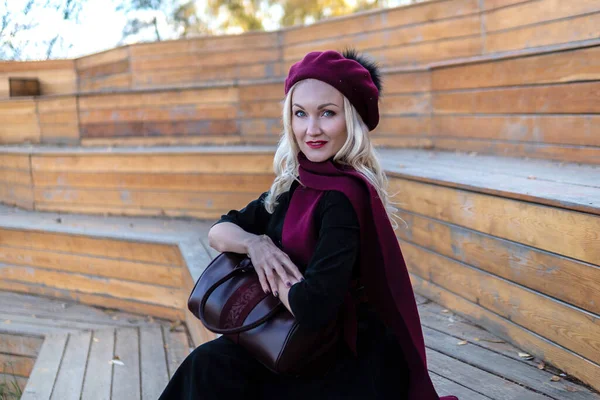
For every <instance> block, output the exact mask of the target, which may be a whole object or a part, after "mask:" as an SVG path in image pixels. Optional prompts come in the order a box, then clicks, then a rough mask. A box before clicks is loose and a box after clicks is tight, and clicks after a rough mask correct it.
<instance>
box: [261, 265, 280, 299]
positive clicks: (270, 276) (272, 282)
mask: <svg viewBox="0 0 600 400" xmlns="http://www.w3.org/2000/svg"><path fill="white" fill-rule="evenodd" d="M264 272H265V276H266V278H267V282H268V284H269V286H270V289H271V293H273V295H275V297H277V296H279V292H278V291H277V277H276V276H275V273H274V272H273V269H272V268H270V267H268V266H267V267H266V268H265V269H264Z"/></svg>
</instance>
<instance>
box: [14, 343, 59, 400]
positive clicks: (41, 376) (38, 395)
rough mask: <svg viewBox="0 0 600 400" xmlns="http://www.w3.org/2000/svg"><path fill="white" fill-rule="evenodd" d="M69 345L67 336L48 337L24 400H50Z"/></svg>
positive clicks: (36, 363) (26, 388)
mask: <svg viewBox="0 0 600 400" xmlns="http://www.w3.org/2000/svg"><path fill="white" fill-rule="evenodd" d="M66 345H67V335H65V334H59V335H52V334H51V335H48V336H46V339H45V340H44V344H43V345H42V348H41V349H40V354H39V355H38V358H37V360H36V361H35V366H34V369H33V371H32V373H31V376H30V377H29V380H28V381H27V386H26V387H25V390H24V391H23V396H22V397H21V399H22V400H37V399H49V398H50V395H51V394H52V390H53V388H54V382H55V380H56V378H57V375H58V370H59V367H60V364H61V362H62V358H63V353H64V351H65V347H66Z"/></svg>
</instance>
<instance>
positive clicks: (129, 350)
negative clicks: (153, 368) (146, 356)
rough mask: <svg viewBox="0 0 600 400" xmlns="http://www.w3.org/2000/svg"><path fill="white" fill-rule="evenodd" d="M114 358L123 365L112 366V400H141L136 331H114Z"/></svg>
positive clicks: (125, 329)
mask: <svg viewBox="0 0 600 400" xmlns="http://www.w3.org/2000/svg"><path fill="white" fill-rule="evenodd" d="M159 350H160V349H159ZM116 357H118V359H119V360H120V361H121V362H123V364H124V365H116V364H115V365H114V366H113V378H112V379H113V384H112V399H114V400H129V399H141V388H140V386H141V371H140V338H139V331H138V329H131V328H122V329H117V330H116V337H115V358H116Z"/></svg>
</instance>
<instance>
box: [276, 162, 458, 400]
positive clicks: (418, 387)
mask: <svg viewBox="0 0 600 400" xmlns="http://www.w3.org/2000/svg"><path fill="white" fill-rule="evenodd" d="M298 160H299V162H300V171H299V174H300V177H299V178H300V182H301V183H302V185H300V186H298V187H297V188H296V190H295V191H294V194H293V195H292V199H291V200H290V206H289V209H288V212H287V214H286V218H285V221H284V225H283V233H282V242H283V243H282V244H283V248H284V249H285V251H286V253H287V254H288V255H289V256H290V257H291V258H292V260H298V261H299V262H301V263H302V264H303V265H307V264H308V262H309V260H310V257H311V256H312V254H313V253H314V251H315V247H316V243H317V235H318V232H317V227H316V224H315V217H314V212H315V209H316V206H317V204H318V203H319V200H320V198H321V196H322V195H323V193H324V192H325V191H328V190H337V191H340V192H342V193H344V194H345V195H346V196H347V197H348V199H349V200H350V202H351V203H352V205H353V207H354V210H355V211H356V214H357V216H358V219H359V224H360V237H361V248H360V255H361V256H360V279H361V283H362V284H363V285H364V286H365V290H366V294H367V297H368V299H369V303H371V304H372V305H373V306H374V307H375V309H376V310H377V312H378V315H379V316H380V318H381V319H382V320H383V322H384V323H385V324H386V325H387V326H388V327H390V328H391V329H393V331H394V332H395V334H396V337H397V339H398V342H399V343H400V346H401V348H402V350H403V352H404V356H405V357H406V362H407V364H408V366H409V368H410V383H409V397H408V398H409V399H410V400H438V399H439V396H438V395H437V393H436V391H435V389H434V387H433V384H432V382H431V379H430V377H429V373H428V372H427V363H426V359H425V344H424V341H423V332H422V331H421V323H420V319H419V314H418V312H417V304H416V302H415V297H414V293H413V289H412V285H411V283H410V279H409V275H408V271H407V269H406V264H405V263H404V257H403V256H402V252H401V251H400V246H399V245H398V241H397V239H396V235H395V234H394V230H393V228H392V225H391V224H390V221H389V219H388V216H387V213H386V210H385V208H384V206H383V203H382V202H381V200H380V199H379V197H378V195H377V191H376V190H375V188H374V187H373V186H372V185H371V184H370V183H369V181H368V180H367V179H366V178H365V177H364V176H363V175H362V174H360V173H358V172H356V171H355V170H354V169H352V168H350V167H347V166H342V165H339V164H336V163H333V162H332V161H331V160H329V161H325V162H320V163H316V162H312V161H310V160H308V159H307V158H306V156H305V155H304V154H303V153H299V155H298ZM344 307H345V309H344V338H345V340H346V342H347V343H348V345H349V346H350V348H351V349H352V350H353V351H354V352H356V329H357V325H356V310H355V307H354V304H353V303H352V300H351V297H350V295H347V296H346V302H345V305H344ZM452 399H455V400H458V399H457V398H456V397H454V396H447V397H443V398H442V400H452Z"/></svg>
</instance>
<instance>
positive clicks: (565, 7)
mask: <svg viewBox="0 0 600 400" xmlns="http://www.w3.org/2000/svg"><path fill="white" fill-rule="evenodd" d="M598 11H600V6H599V5H598V2H596V1H594V0H578V1H576V2H571V3H565V2H564V1H560V0H541V1H533V2H528V3H521V4H518V5H515V6H513V7H506V8H503V9H501V10H495V11H493V12H490V13H488V14H486V16H485V26H486V28H487V31H488V32H494V31H499V30H504V29H510V28H516V27H520V26H525V25H534V24H540V23H542V22H546V21H555V20H560V19H564V18H568V17H573V16H577V15H582V14H587V13H592V12H598Z"/></svg>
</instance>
